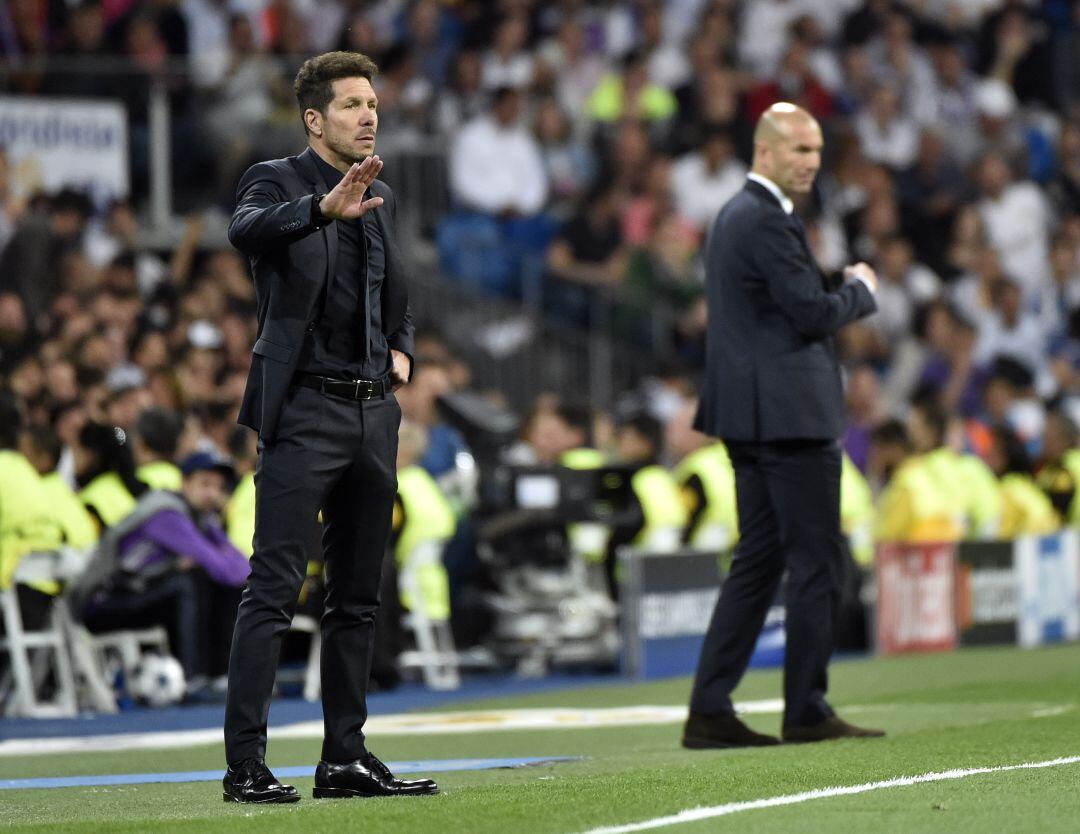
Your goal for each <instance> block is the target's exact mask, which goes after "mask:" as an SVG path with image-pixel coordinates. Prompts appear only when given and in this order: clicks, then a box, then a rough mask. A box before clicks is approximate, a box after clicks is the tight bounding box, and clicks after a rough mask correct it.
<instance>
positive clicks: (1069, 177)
mask: <svg viewBox="0 0 1080 834" xmlns="http://www.w3.org/2000/svg"><path fill="white" fill-rule="evenodd" d="M1057 159H1058V168H1057V174H1056V176H1055V177H1054V178H1053V179H1052V181H1051V182H1050V183H1049V184H1048V185H1049V191H1050V194H1051V196H1052V197H1053V200H1054V203H1055V204H1056V206H1057V209H1058V211H1060V212H1062V213H1063V214H1072V215H1080V117H1074V118H1073V119H1070V120H1069V121H1067V122H1065V123H1064V124H1063V125H1062V126H1061V137H1060V139H1059V140H1058V147H1057Z"/></svg>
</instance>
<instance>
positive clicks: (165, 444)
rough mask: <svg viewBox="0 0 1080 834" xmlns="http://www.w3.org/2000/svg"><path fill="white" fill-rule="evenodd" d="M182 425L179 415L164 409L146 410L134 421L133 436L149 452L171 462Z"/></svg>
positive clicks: (182, 428) (182, 429) (178, 441)
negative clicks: (138, 439)
mask: <svg viewBox="0 0 1080 834" xmlns="http://www.w3.org/2000/svg"><path fill="white" fill-rule="evenodd" d="M183 431H184V423H183V421H182V420H181V419H180V417H179V415H178V414H176V413H174V412H172V411H168V410H166V409H164V408H156V407H155V408H148V409H146V410H145V411H144V412H143V413H142V414H140V415H139V416H138V418H137V419H136V420H135V434H136V435H138V436H139V437H140V438H142V442H143V443H144V444H146V448H148V449H149V450H150V451H151V452H153V453H154V454H156V455H161V456H162V457H163V458H166V459H168V460H172V458H173V457H174V456H175V455H176V447H177V446H178V445H179V443H180V435H181V433H182V432H183Z"/></svg>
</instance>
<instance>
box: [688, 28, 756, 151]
mask: <svg viewBox="0 0 1080 834" xmlns="http://www.w3.org/2000/svg"><path fill="white" fill-rule="evenodd" d="M695 43H697V41H695ZM699 49H703V48H701V47H699ZM696 60H697V61H700V62H701V64H700V66H695V71H694V74H693V76H692V77H691V80H690V81H689V82H687V83H686V84H684V85H683V86H682V87H680V88H679V89H678V90H677V91H676V96H677V98H678V106H679V114H678V116H677V117H676V122H675V128H674V130H673V131H672V133H673V136H672V148H673V150H674V151H675V152H676V153H686V152H690V151H694V150H697V149H698V148H700V146H701V144H702V143H703V142H704V140H705V137H706V136H707V135H708V134H709V133H710V132H713V131H716V130H726V131H727V132H728V134H729V135H730V136H731V138H732V141H733V142H734V143H735V150H736V153H737V154H738V156H739V157H740V158H741V159H743V160H744V161H745V160H747V159H749V158H750V153H751V147H750V146H751V127H750V123H749V122H748V121H747V119H746V118H745V114H744V112H743V110H744V102H743V96H742V90H741V89H740V84H739V79H738V76H737V74H736V73H735V72H734V71H733V70H730V69H727V68H725V67H723V66H721V65H720V64H718V63H716V61H715V57H710V55H709V53H708V52H704V51H703V53H702V55H701V56H697V57H696Z"/></svg>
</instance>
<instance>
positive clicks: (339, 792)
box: [311, 788, 439, 799]
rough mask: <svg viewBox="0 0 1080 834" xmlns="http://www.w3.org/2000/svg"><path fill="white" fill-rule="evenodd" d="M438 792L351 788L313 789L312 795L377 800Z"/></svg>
mask: <svg viewBox="0 0 1080 834" xmlns="http://www.w3.org/2000/svg"><path fill="white" fill-rule="evenodd" d="M438 792H439V789H438V788H436V789H435V790H432V791H415V792H412V793H368V792H367V791H354V790H352V789H351V788H313V789H312V791H311V795H312V796H313V797H314V798H315V799H354V798H355V799H375V798H377V797H384V796H434V795H435V794H437V793H438Z"/></svg>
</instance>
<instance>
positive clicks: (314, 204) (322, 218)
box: [311, 194, 330, 229]
mask: <svg viewBox="0 0 1080 834" xmlns="http://www.w3.org/2000/svg"><path fill="white" fill-rule="evenodd" d="M325 196H326V195H325V194H316V195H315V196H314V197H312V198H311V225H312V226H314V227H315V228H316V229H321V228H322V227H323V226H325V225H326V224H327V223H329V222H330V218H328V217H327V216H326V215H325V214H323V213H322V211H321V210H320V209H319V203H320V202H321V201H322V198H323V197H325Z"/></svg>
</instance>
